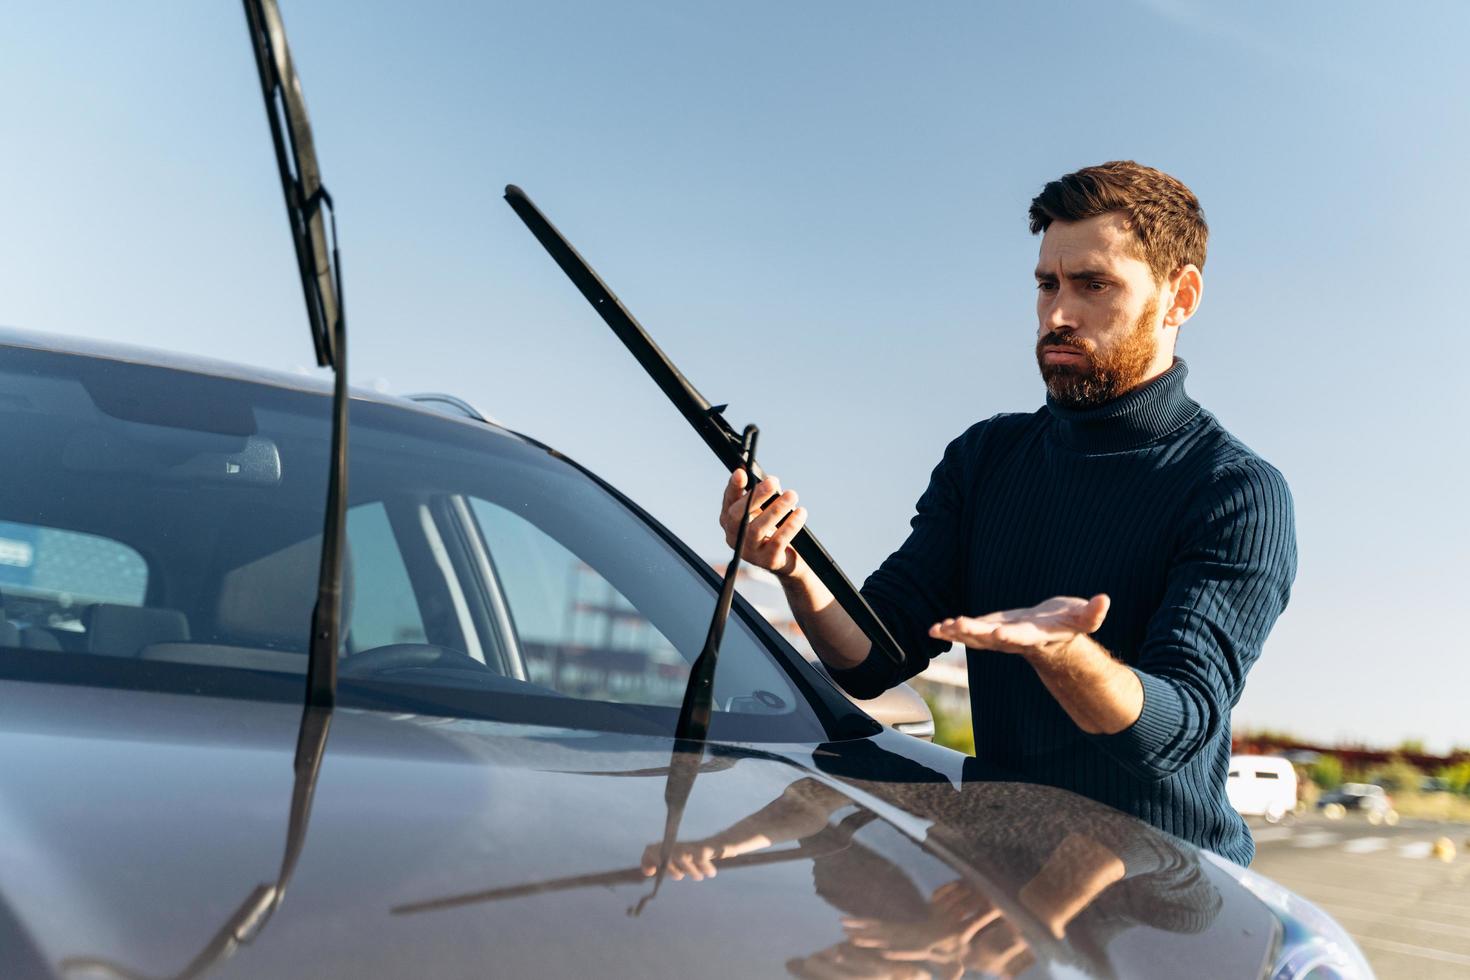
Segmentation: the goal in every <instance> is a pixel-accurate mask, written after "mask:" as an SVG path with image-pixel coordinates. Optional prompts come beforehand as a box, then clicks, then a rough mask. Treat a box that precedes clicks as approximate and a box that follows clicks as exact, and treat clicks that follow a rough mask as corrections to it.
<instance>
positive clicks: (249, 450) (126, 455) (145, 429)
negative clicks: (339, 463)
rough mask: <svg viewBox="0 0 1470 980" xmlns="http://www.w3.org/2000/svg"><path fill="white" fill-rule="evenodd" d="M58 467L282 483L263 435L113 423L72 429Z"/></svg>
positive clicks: (170, 478)
mask: <svg viewBox="0 0 1470 980" xmlns="http://www.w3.org/2000/svg"><path fill="white" fill-rule="evenodd" d="M61 462H62V465H63V466H65V467H66V469H68V470H70V471H72V472H74V473H115V474H116V473H125V474H131V475H134V476H138V477H142V478H144V479H148V480H156V481H159V482H163V483H239V484H246V485H249V486H275V485H276V484H279V483H280V482H281V453H280V450H279V449H278V448H277V446H276V444H275V442H274V441H272V440H271V439H268V438H266V437H265V436H258V435H256V436H243V437H241V436H222V435H218V434H215V433H209V432H189V431H187V430H184V429H169V428H163V427H160V426H153V425H144V424H142V423H138V422H116V423H113V424H110V425H92V426H86V427H82V428H78V429H76V430H74V431H73V432H72V434H71V436H70V437H69V438H68V439H67V443H66V446H65V447H64V448H63V449H62V453H61Z"/></svg>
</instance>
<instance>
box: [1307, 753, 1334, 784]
mask: <svg viewBox="0 0 1470 980" xmlns="http://www.w3.org/2000/svg"><path fill="white" fill-rule="evenodd" d="M1307 773H1308V774H1309V775H1310V776H1311V777H1312V782H1314V783H1316V784H1317V786H1318V788H1320V789H1337V787H1339V786H1341V785H1342V760H1341V759H1339V758H1338V757H1337V756H1335V755H1322V756H1318V757H1317V761H1316V762H1314V763H1312V765H1311V766H1310V767H1309V768H1308V769H1307Z"/></svg>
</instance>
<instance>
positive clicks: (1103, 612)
mask: <svg viewBox="0 0 1470 980" xmlns="http://www.w3.org/2000/svg"><path fill="white" fill-rule="evenodd" d="M1112 605H1113V600H1112V599H1110V598H1109V597H1108V594H1107V593H1106V592H1099V593H1098V594H1097V595H1095V596H1093V597H1092V598H1091V599H1088V600H1087V608H1086V610H1084V614H1085V618H1086V620H1087V623H1088V626H1087V632H1089V633H1095V632H1097V630H1098V629H1099V628H1100V627H1101V626H1102V624H1103V620H1105V619H1107V618H1108V610H1109V609H1110V608H1112Z"/></svg>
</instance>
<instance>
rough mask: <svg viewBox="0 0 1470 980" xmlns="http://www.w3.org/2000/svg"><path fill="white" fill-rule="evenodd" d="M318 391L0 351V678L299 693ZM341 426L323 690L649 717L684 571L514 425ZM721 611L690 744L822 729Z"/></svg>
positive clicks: (595, 716) (791, 669)
mask: <svg viewBox="0 0 1470 980" xmlns="http://www.w3.org/2000/svg"><path fill="white" fill-rule="evenodd" d="M329 404H330V403H329V399H328V398H327V397H325V396H324V395H322V394H318V393H315V392H310V391H302V390H295V389H292V388H288V387H278V386H274V385H269V384H259V383H252V382H246V381H241V380H235V379H231V378H223V377H213V376H208V375H203V374H198V373H194V372H188V371H180V370H175V369H171V368H163V367H153V366H145V365H139V364H132V363H124V362H120V361H112V360H105V359H101V358H92V357H84V356H80V355H73V354H61V353H56V352H50V351H35V350H27V349H20V348H7V347H0V424H3V425H4V428H5V431H6V432H7V433H8V438H7V479H6V480H5V481H3V484H0V610H3V619H0V673H3V674H4V676H6V677H10V678H16V679H23V680H35V681H50V682H58V683H74V684H77V683H79V684H90V685H97V686H108V687H121V688H133V689H144V690H159V691H175V692H190V693H198V694H206V695H216V696H224V697H235V698H247V699H267V700H293V699H297V698H300V697H302V695H303V691H304V676H305V666H306V650H307V646H308V631H309V625H310V621H311V612H312V606H313V604H314V602H315V598H316V580H317V572H318V567H319V561H320V554H319V553H320V547H321V527H322V520H323V509H324V501H325V494H326V477H327V453H328V449H329V438H330V430H329V424H328V410H329ZM350 431H351V440H350V450H351V457H350V465H351V475H350V481H349V503H348V518H347V531H348V534H347V563H346V575H345V580H344V603H343V605H344V611H343V620H344V630H343V635H344V644H343V646H344V648H343V650H342V651H341V656H340V660H339V671H340V675H341V682H340V685H339V694H340V702H341V703H342V704H343V705H345V706H356V707H364V708H379V709H385V710H394V711H415V712H420V713H427V714H444V715H464V716H472V717H484V718H495V719H503V720H509V721H517V722H532V723H539V724H550V725H561V726H570V727H587V728H601V729H609V730H627V731H646V732H659V733H665V734H666V733H671V732H672V730H673V727H674V719H675V716H676V715H677V708H678V705H679V703H680V700H681V698H682V695H683V691H684V684H685V680H686V678H687V676H688V667H689V664H690V662H692V660H693V659H694V657H695V656H696V655H697V654H698V652H699V649H700V647H701V645H702V643H703V640H704V633H705V630H706V627H707V625H708V621H709V617H710V614H711V611H712V608H713V604H714V591H715V590H714V585H713V582H712V579H711V576H710V575H709V574H707V573H705V572H703V571H701V570H698V569H696V568H695V567H694V565H692V564H691V562H690V560H689V558H688V556H687V555H686V554H683V553H681V551H680V550H679V549H678V548H677V547H676V546H675V544H674V543H673V542H672V541H671V540H670V539H668V538H666V537H665V536H664V534H663V533H662V532H661V531H660V530H658V529H657V528H656V527H655V526H653V525H652V524H650V523H649V522H647V521H646V520H644V519H643V518H642V517H640V516H639V515H638V514H637V513H635V512H634V511H633V510H632V509H631V508H630V507H629V506H627V505H625V504H624V503H623V502H621V501H620V500H619V499H618V498H617V497H616V496H615V495H614V494H612V493H610V492H609V491H607V490H606V489H604V488H603V487H602V486H601V485H600V484H598V483H597V482H596V481H595V480H593V479H591V478H589V477H588V476H587V475H585V474H584V473H583V472H581V471H580V470H578V469H577V468H576V467H574V466H573V465H571V464H570V463H568V462H567V461H565V460H564V459H562V458H561V457H559V456H557V455H556V454H555V453H553V452H551V451H549V450H546V449H545V448H542V447H539V446H536V445H534V444H531V443H529V442H527V441H525V440H523V439H520V438H518V437H515V436H512V435H509V434H507V433H504V432H501V431H499V430H496V429H494V428H492V427H489V426H486V425H483V424H480V423H475V422H470V421H466V420H460V419H455V418H450V417H448V416H444V415H440V414H438V413H435V412H431V411H428V410H424V409H419V408H417V407H408V406H396V405H392V404H384V403H381V402H377V401H372V400H365V399H355V400H354V401H353V403H352V406H351V429H350ZM747 615H749V613H748V610H746V611H742V613H741V614H740V615H738V616H736V617H732V620H731V622H730V624H729V628H728V629H727V632H726V635H725V640H724V645H723V646H724V649H723V654H722V657H721V660H720V669H719V674H718V676H717V678H716V685H715V700H716V716H715V720H714V725H713V727H712V735H714V736H715V737H726V738H739V739H747V740H770V739H780V740H793V741H794V740H819V739H821V738H822V737H824V731H823V728H822V725H821V724H820V722H819V721H818V712H819V711H823V710H825V709H824V708H822V707H821V704H822V703H824V702H822V699H821V698H819V699H818V702H819V703H818V705H817V707H816V708H814V707H813V704H812V703H811V700H812V699H811V697H810V695H811V694H812V692H813V690H814V689H813V688H811V687H809V686H808V685H810V684H811V683H812V681H813V677H812V676H811V675H809V674H807V673H805V672H806V671H807V670H808V668H807V667H806V666H805V665H804V664H800V663H799V659H800V658H797V657H787V656H778V655H776V654H774V653H773V651H772V649H771V647H770V644H771V643H773V642H779V641H775V640H773V638H772V636H773V634H771V635H768V634H767V633H766V632H765V630H764V628H763V625H759V624H757V623H756V622H755V621H754V620H753V619H747V618H745V617H746V616H747ZM791 661H798V663H793V662H791ZM818 683H820V682H818ZM804 692H805V693H804Z"/></svg>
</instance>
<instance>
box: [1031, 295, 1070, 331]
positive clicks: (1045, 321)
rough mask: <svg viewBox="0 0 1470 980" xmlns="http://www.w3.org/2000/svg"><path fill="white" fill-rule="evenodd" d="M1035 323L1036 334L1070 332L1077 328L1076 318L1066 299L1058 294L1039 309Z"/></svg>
mask: <svg viewBox="0 0 1470 980" xmlns="http://www.w3.org/2000/svg"><path fill="white" fill-rule="evenodd" d="M1038 312H1039V313H1040V314H1041V315H1040V317H1039V318H1038V319H1039V321H1040V322H1039V323H1038V324H1037V332H1038V334H1048V333H1071V332H1072V331H1074V330H1076V329H1077V318H1076V316H1074V315H1073V312H1072V309H1071V307H1070V305H1069V304H1068V303H1067V301H1066V300H1064V299H1062V297H1060V296H1055V297H1052V299H1051V301H1050V302H1049V303H1047V304H1046V305H1045V306H1044V307H1042V309H1041V310H1039V311H1038Z"/></svg>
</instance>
